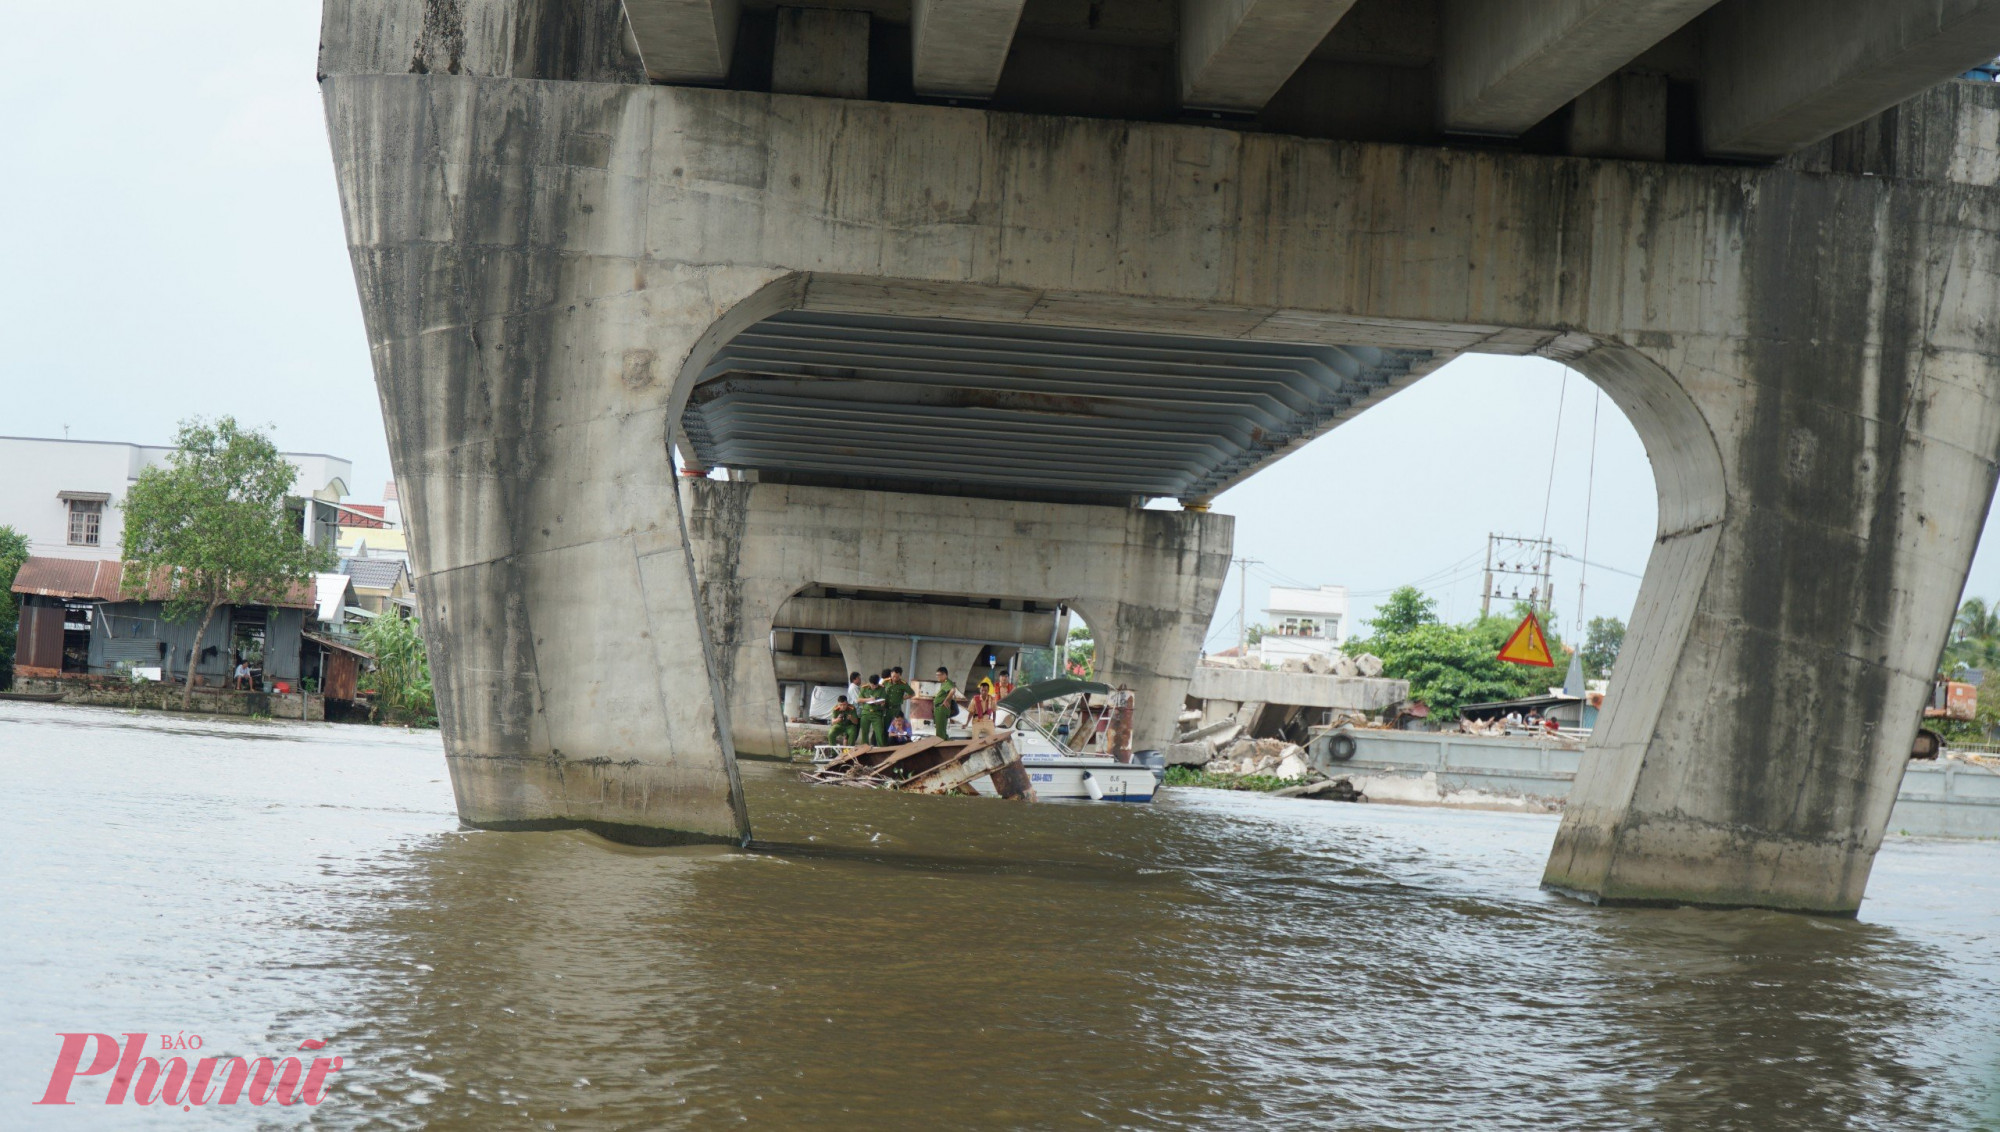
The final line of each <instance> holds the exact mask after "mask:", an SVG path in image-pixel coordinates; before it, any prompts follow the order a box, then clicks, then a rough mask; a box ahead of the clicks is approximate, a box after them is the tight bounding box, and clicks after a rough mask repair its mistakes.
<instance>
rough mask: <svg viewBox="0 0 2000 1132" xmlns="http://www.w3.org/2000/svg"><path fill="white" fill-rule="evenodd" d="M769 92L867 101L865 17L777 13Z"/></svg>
mask: <svg viewBox="0 0 2000 1132" xmlns="http://www.w3.org/2000/svg"><path fill="white" fill-rule="evenodd" d="M771 91H772V93H774V94H812V95H818V96H819V97H821V98H867V97H868V13H866V12H841V11H835V10H833V9H831V8H780V9H778V30H777V35H776V39H775V42H774V43H773V44H772V47H771Z"/></svg>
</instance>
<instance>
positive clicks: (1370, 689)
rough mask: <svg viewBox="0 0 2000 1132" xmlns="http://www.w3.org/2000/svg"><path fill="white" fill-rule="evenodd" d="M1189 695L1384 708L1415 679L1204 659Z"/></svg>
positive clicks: (1351, 708)
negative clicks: (1232, 664)
mask: <svg viewBox="0 0 2000 1132" xmlns="http://www.w3.org/2000/svg"><path fill="white" fill-rule="evenodd" d="M1188 695H1190V696H1193V697H1194V698H1195V699H1198V700H1231V701H1234V702H1237V703H1249V702H1258V703H1267V704H1287V705H1290V706H1293V707H1310V708H1338V709H1341V710H1343V711H1381V710H1382V709H1383V708H1386V707H1393V706H1394V705H1396V704H1398V703H1401V702H1402V701H1404V700H1407V699H1409V698H1410V682H1409V681H1408V680H1384V679H1381V678H1379V677H1377V678H1370V677H1367V676H1329V675H1325V674H1321V673H1315V672H1280V671H1275V670H1272V669H1267V668H1223V667H1221V666H1219V665H1214V664H1203V665H1199V666H1197V667H1196V668H1195V670H1194V678H1193V679H1192V680H1190V681H1188Z"/></svg>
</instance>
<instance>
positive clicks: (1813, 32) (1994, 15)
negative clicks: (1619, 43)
mask: <svg viewBox="0 0 2000 1132" xmlns="http://www.w3.org/2000/svg"><path fill="white" fill-rule="evenodd" d="M1701 32H1702V43H1703V48H1702V50H1703V58H1702V72H1701V93H1700V99H1701V134H1702V145H1703V147H1704V148H1705V149H1706V150H1707V151H1708V152H1709V153H1710V154H1712V155H1714V156H1717V157H1736V158H1744V159H1751V160H1770V159H1775V158H1778V157H1783V156H1784V155H1785V154H1788V153H1790V152H1791V151H1793V150H1795V149H1798V148H1799V147H1801V146H1805V145H1810V144H1811V143H1813V142H1816V141H1819V140H1820V139H1821V138H1824V137H1826V136H1828V135H1830V134H1832V133H1834V132H1835V131H1837V130H1842V129H1845V128H1846V127H1848V126H1852V125H1854V124H1856V123H1858V122H1861V121H1863V120H1865V119H1867V118H1869V117H1871V116H1873V115H1875V114H1877V113H1880V112H1881V111H1883V110H1886V109H1888V108H1889V107H1891V106H1894V105H1896V104H1897V103H1899V102H1902V101H1903V100H1905V99H1907V98H1911V97H1913V96H1915V95H1917V94H1919V93H1921V92H1923V91H1925V90H1927V89H1929V88H1930V87H1933V86H1936V85H1937V84H1938V83H1940V82H1943V81H1944V80H1946V79H1949V78H1951V77H1952V76H1954V75H1957V74H1960V73H1962V72H1964V71H1965V70H1966V69H1968V68H1970V67H1972V66H1974V65H1976V64H1979V63H1984V62H1986V61H1987V60H1989V59H1992V58H1994V57H1995V56H2000V0H1727V2H1725V3H1723V4H1721V5H1719V6H1718V7H1717V8H1716V9H1715V10H1714V11H1712V12H1710V13H1709V14H1708V15H1707V16H1704V17H1703V18H1702V23H1701Z"/></svg>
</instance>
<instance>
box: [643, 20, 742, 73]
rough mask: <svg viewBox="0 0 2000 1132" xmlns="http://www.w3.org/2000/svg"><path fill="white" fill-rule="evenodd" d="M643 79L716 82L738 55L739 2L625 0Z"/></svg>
mask: <svg viewBox="0 0 2000 1132" xmlns="http://www.w3.org/2000/svg"><path fill="white" fill-rule="evenodd" d="M625 13H626V15H627V16H628V17H630V19H631V21H632V34H634V35H636V36H637V37H638V39H639V54H640V55H642V56H644V57H645V60H646V75H647V77H648V78H651V79H652V80H653V81H654V82H660V83H719V82H721V81H723V80H724V79H727V78H728V77H729V59H730V56H731V55H733V54H735V51H736V23H737V17H738V15H739V14H740V8H739V0H625Z"/></svg>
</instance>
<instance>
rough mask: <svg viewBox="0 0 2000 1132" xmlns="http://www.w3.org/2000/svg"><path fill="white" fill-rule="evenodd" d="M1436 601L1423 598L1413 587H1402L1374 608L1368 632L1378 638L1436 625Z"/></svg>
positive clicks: (1418, 590)
mask: <svg viewBox="0 0 2000 1132" xmlns="http://www.w3.org/2000/svg"><path fill="white" fill-rule="evenodd" d="M1437 620H1438V616H1437V601H1436V600H1435V599H1432V598H1428V597H1425V596H1424V593H1423V591H1422V590H1420V589H1418V588H1417V587H1415V586H1404V587H1402V588H1400V589H1398V590H1397V591H1396V592H1395V593H1392V594H1390V595H1389V600H1387V601H1385V602H1383V603H1382V604H1381V605H1379V606H1376V607H1375V618H1374V620H1372V621H1370V622H1368V631H1369V632H1370V633H1372V634H1374V635H1375V636H1378V637H1386V636H1392V635H1394V634H1397V633H1407V632H1409V631H1410V630H1412V629H1415V628H1416V627H1418V626H1419V625H1435V624H1437Z"/></svg>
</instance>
